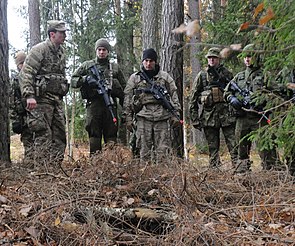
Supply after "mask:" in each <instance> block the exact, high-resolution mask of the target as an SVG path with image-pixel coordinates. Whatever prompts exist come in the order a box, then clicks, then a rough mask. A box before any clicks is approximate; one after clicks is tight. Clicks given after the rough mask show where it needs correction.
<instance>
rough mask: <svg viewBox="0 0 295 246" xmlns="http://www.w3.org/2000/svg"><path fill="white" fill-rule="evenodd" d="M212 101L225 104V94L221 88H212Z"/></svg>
mask: <svg viewBox="0 0 295 246" xmlns="http://www.w3.org/2000/svg"><path fill="white" fill-rule="evenodd" d="M211 90H212V101H213V103H220V102H224V99H223V92H222V90H221V88H220V87H212V88H211Z"/></svg>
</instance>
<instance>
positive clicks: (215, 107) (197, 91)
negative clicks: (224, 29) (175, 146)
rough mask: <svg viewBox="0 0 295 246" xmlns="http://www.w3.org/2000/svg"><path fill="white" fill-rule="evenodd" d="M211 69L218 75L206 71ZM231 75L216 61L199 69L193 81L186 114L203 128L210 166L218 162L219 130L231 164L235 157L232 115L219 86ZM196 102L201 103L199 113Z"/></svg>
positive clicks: (224, 84)
mask: <svg viewBox="0 0 295 246" xmlns="http://www.w3.org/2000/svg"><path fill="white" fill-rule="evenodd" d="M211 69H215V70H216V72H217V74H218V77H219V78H217V77H216V75H214V74H212V73H211V72H210V71H211ZM232 77H233V76H232V73H231V72H229V71H228V70H227V69H226V68H225V67H223V66H222V65H219V66H218V67H216V68H213V67H208V68H207V69H206V71H201V72H199V74H198V75H197V77H196V78H195V80H194V82H193V88H192V92H191V99H190V117H191V121H192V124H193V125H195V126H196V127H197V128H203V130H204V133H205V137H206V139H207V142H208V146H209V166H210V167H215V166H219V165H221V162H220V157H219V148H220V130H222V132H223V135H224V137H225V141H226V145H227V147H228V150H229V152H230V155H231V160H232V164H233V165H235V163H236V159H237V148H236V140H235V124H236V118H235V116H234V115H233V112H232V111H233V110H232V108H231V106H230V105H228V104H227V103H226V102H225V101H224V99H223V90H224V88H225V86H226V85H227V83H228V82H229V81H230V80H231V79H232ZM199 104H201V105H202V111H201V114H200V115H199Z"/></svg>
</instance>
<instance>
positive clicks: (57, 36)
mask: <svg viewBox="0 0 295 246" xmlns="http://www.w3.org/2000/svg"><path fill="white" fill-rule="evenodd" d="M51 34H52V35H51V40H52V42H53V43H54V44H56V45H61V44H63V43H64V42H65V39H66V37H67V35H66V32H65V31H64V32H60V31H56V32H51Z"/></svg>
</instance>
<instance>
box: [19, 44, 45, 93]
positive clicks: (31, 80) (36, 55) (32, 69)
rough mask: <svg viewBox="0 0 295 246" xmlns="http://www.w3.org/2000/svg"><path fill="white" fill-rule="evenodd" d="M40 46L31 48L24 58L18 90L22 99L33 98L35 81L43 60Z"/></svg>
mask: <svg viewBox="0 0 295 246" xmlns="http://www.w3.org/2000/svg"><path fill="white" fill-rule="evenodd" d="M43 53H44V51H43V49H42V47H41V46H37V47H33V48H32V49H31V51H30V52H29V54H28V55H27V57H26V60H25V63H24V66H23V68H22V70H21V72H20V74H19V78H20V88H21V92H22V96H23V97H24V98H30V97H35V90H34V88H35V80H36V76H37V74H38V71H39V70H40V68H41V65H42V60H43Z"/></svg>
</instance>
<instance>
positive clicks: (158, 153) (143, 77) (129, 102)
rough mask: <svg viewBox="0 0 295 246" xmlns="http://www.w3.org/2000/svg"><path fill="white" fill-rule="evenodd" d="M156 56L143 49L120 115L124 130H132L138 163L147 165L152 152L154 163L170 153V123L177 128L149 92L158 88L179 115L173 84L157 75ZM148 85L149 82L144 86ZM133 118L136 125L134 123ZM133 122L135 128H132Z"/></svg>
mask: <svg viewBox="0 0 295 246" xmlns="http://www.w3.org/2000/svg"><path fill="white" fill-rule="evenodd" d="M157 59H158V55H157V53H156V51H155V50H154V49H151V48H150V49H146V50H144V51H143V55H142V65H141V68H140V71H139V72H136V73H133V74H132V75H131V76H130V78H129V80H128V82H127V85H126V88H125V90H124V93H125V98H124V114H125V115H126V127H127V130H129V131H130V132H133V131H134V128H135V127H136V148H138V149H139V155H140V159H141V160H143V161H145V160H147V161H151V159H152V156H153V155H152V149H154V151H155V156H154V157H155V158H156V161H161V160H162V159H163V158H165V157H166V154H167V152H168V151H169V150H170V147H171V146H170V138H169V136H170V134H169V129H170V125H169V124H170V122H169V121H170V120H171V124H172V125H178V122H179V120H178V119H177V118H176V116H172V114H171V112H168V110H167V109H166V108H164V106H163V101H161V100H157V99H156V98H155V97H156V95H155V94H154V93H152V91H151V89H152V88H154V87H155V86H161V88H162V89H163V92H164V91H165V92H166V93H167V94H165V96H167V98H169V99H171V101H170V100H169V102H171V103H172V105H173V107H174V109H175V111H174V112H176V114H178V115H179V112H180V105H179V101H178V96H177V88H176V85H175V82H174V80H173V79H172V78H171V77H170V76H169V74H168V73H166V72H164V71H161V70H160V66H159V65H158V63H157ZM148 81H149V82H148ZM134 117H135V118H136V121H134ZM134 122H135V123H136V126H134V125H133V124H134Z"/></svg>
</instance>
